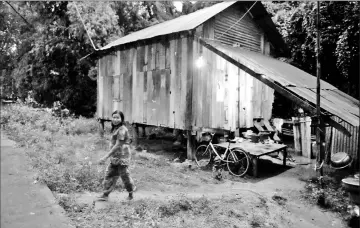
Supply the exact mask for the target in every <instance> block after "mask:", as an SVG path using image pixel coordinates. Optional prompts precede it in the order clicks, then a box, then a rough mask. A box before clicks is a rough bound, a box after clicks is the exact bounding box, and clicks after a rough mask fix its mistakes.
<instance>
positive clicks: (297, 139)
mask: <svg viewBox="0 0 360 228" xmlns="http://www.w3.org/2000/svg"><path fill="white" fill-rule="evenodd" d="M292 121H293V132H294V147H295V153H296V154H297V155H301V135H300V124H299V118H298V117H292Z"/></svg>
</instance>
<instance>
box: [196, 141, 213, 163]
mask: <svg viewBox="0 0 360 228" xmlns="http://www.w3.org/2000/svg"><path fill="white" fill-rule="evenodd" d="M206 148H207V146H206V145H200V146H199V147H198V148H196V152H195V161H196V164H197V165H198V166H199V167H206V166H208V165H209V164H210V160H211V152H212V149H211V147H209V148H208V149H206Z"/></svg>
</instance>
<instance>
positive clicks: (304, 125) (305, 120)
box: [300, 116, 311, 161]
mask: <svg viewBox="0 0 360 228" xmlns="http://www.w3.org/2000/svg"><path fill="white" fill-rule="evenodd" d="M310 125H311V118H310V117H309V116H306V117H300V132H301V149H302V155H303V156H304V157H307V158H309V160H310V161H311V128H310Z"/></svg>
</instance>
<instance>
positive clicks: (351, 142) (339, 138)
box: [331, 117, 359, 161]
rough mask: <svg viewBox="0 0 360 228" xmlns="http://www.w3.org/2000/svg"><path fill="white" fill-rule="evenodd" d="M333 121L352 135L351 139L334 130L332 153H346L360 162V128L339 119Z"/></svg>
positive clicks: (334, 118)
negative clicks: (359, 146)
mask: <svg viewBox="0 0 360 228" xmlns="http://www.w3.org/2000/svg"><path fill="white" fill-rule="evenodd" d="M332 118H333V120H335V121H337V122H338V123H340V124H341V125H342V126H344V127H345V128H346V129H347V130H348V131H349V132H350V133H351V137H347V136H346V135H345V134H343V133H341V132H340V131H338V130H337V129H333V132H332V133H333V136H332V142H331V144H332V145H331V153H332V154H333V153H337V152H346V153H348V154H349V155H351V157H353V158H354V159H355V160H356V161H358V160H359V148H358V144H359V127H354V126H352V125H350V124H348V123H347V122H345V121H342V120H341V119H340V118H338V117H332Z"/></svg>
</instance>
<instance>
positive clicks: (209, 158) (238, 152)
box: [195, 133, 250, 177]
mask: <svg viewBox="0 0 360 228" xmlns="http://www.w3.org/2000/svg"><path fill="white" fill-rule="evenodd" d="M210 135H211V139H210V142H209V144H208V145H207V146H206V145H200V146H198V147H197V148H196V152H195V162H196V164H197V165H198V166H199V167H200V168H202V167H206V166H209V165H211V163H212V162H213V159H214V158H215V157H218V159H220V160H221V162H225V163H226V165H227V168H228V171H229V172H230V173H231V174H232V175H234V176H238V177H242V176H244V175H245V174H246V172H247V171H248V169H249V166H250V163H249V160H250V159H249V156H248V155H247V153H246V152H245V151H244V150H243V149H241V148H233V149H230V143H231V142H230V140H229V145H228V147H227V148H226V150H225V152H224V153H223V155H219V153H218V150H217V149H216V147H219V146H216V145H214V144H213V143H212V140H213V137H214V135H215V133H210Z"/></svg>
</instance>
